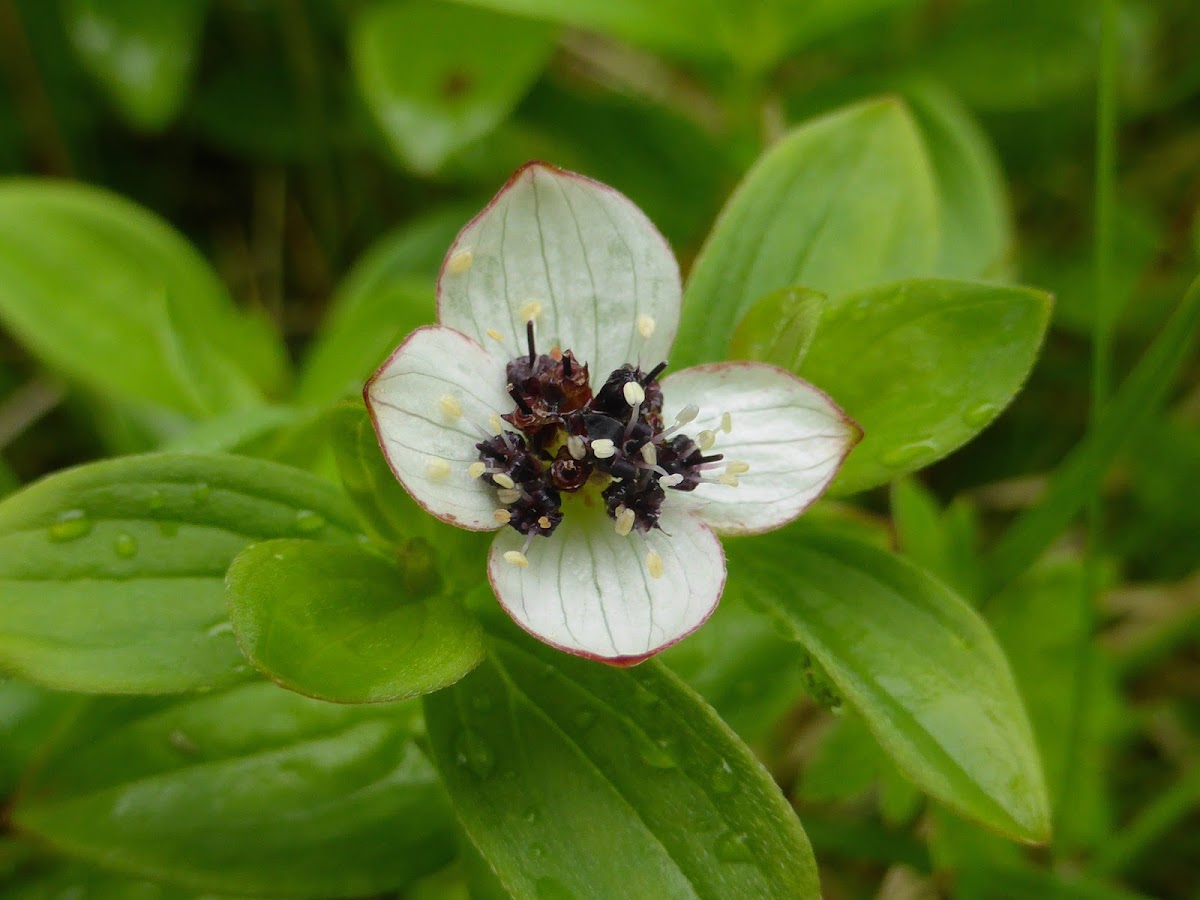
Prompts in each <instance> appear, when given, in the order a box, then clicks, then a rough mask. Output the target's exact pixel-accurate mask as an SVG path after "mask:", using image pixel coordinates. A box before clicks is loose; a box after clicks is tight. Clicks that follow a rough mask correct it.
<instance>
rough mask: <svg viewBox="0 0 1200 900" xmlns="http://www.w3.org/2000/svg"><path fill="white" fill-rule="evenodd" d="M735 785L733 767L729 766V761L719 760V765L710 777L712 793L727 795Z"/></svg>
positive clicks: (735, 779)
mask: <svg viewBox="0 0 1200 900" xmlns="http://www.w3.org/2000/svg"><path fill="white" fill-rule="evenodd" d="M736 784H737V776H736V775H734V774H733V766H731V765H729V760H727V759H723V760H721V765H719V766H718V767H717V770H716V771H715V772H713V775H712V789H713V793H716V794H728V793H729V792H730V791H732V790H733V789H734V786H735V785H736Z"/></svg>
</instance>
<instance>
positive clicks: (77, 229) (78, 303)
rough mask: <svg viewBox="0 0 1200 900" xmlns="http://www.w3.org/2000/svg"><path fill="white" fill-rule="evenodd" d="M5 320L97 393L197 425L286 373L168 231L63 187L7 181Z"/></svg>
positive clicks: (137, 212)
mask: <svg viewBox="0 0 1200 900" xmlns="http://www.w3.org/2000/svg"><path fill="white" fill-rule="evenodd" d="M0 323H2V324H3V325H4V327H5V328H7V329H8V330H10V331H11V332H12V333H13V335H14V336H15V337H16V338H17V339H18V340H20V341H21V342H22V343H23V344H25V345H26V346H27V347H28V348H29V350H30V352H32V353H33V354H34V355H35V356H38V357H39V358H41V359H42V360H43V361H44V362H45V363H46V364H48V365H49V366H51V367H52V368H54V369H57V370H59V371H61V372H63V373H65V374H66V375H68V376H70V377H71V378H74V379H77V380H78V381H80V382H82V383H83V384H85V385H86V386H88V387H90V388H93V389H94V390H96V391H98V392H100V393H103V394H108V395H112V396H114V397H116V398H120V399H127V400H133V401H140V402H143V403H152V404H157V405H160V406H165V407H168V408H170V409H172V410H175V411H178V412H182V413H185V414H187V415H188V416H190V417H193V418H204V417H208V416H211V415H214V414H216V413H220V412H224V411H227V410H230V409H235V408H238V407H245V406H251V405H254V404H257V403H260V402H261V394H260V389H262V388H266V389H270V388H273V387H275V386H276V385H277V384H278V382H279V380H280V377H281V372H282V366H283V349H282V347H281V346H280V344H279V341H278V339H277V338H276V337H275V336H274V335H272V334H271V333H270V331H269V330H268V329H267V328H266V326H265V325H264V324H263V323H262V322H261V321H259V320H257V319H253V318H250V317H247V316H245V315H243V314H242V313H240V312H239V311H238V310H237V309H236V308H235V307H234V305H233V303H232V301H231V300H230V298H229V295H228V292H227V291H226V290H225V287H224V286H223V285H222V284H221V282H220V281H218V280H217V277H216V275H215V274H214V273H213V272H212V270H211V269H210V268H209V266H208V265H207V263H205V261H204V260H203V259H202V258H201V257H200V255H199V254H198V253H197V252H196V251H195V250H194V249H193V248H192V247H191V246H190V245H189V244H188V243H187V242H186V241H185V240H184V239H183V238H182V237H181V236H180V235H179V234H177V233H176V232H175V231H173V230H172V229H171V228H170V227H169V226H168V225H167V224H166V223H165V222H163V221H162V220H161V219H159V218H158V217H156V216H154V215H153V214H151V213H149V212H147V211H146V210H144V209H142V208H140V207H138V206H135V205H134V204H132V203H130V202H129V201H127V200H124V199H122V198H120V197H118V196H116V195H114V194H110V193H108V192H106V191H102V190H99V189H96V188H92V187H86V186H83V185H78V184H69V183H65V182H52V181H32V180H22V179H10V180H6V181H0Z"/></svg>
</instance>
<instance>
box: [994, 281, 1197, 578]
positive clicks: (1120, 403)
mask: <svg viewBox="0 0 1200 900" xmlns="http://www.w3.org/2000/svg"><path fill="white" fill-rule="evenodd" d="M1197 331H1200V278H1197V279H1196V280H1195V281H1193V282H1192V285H1191V287H1190V288H1188V291H1187V293H1186V294H1185V295H1184V297H1183V299H1182V300H1181V301H1180V302H1179V306H1178V307H1177V308H1176V309H1175V311H1174V312H1173V313H1172V314H1171V318H1170V319H1169V320H1168V321H1167V323H1166V325H1165V326H1163V330H1162V332H1161V333H1160V334H1159V335H1158V337H1157V338H1155V340H1154V343H1153V344H1151V345H1150V348H1149V349H1148V350H1146V352H1145V353H1144V354H1143V355H1142V358H1141V359H1140V360H1139V361H1138V364H1137V366H1136V367H1135V368H1134V370H1133V371H1132V372H1130V373H1129V375H1128V376H1127V377H1126V379H1125V380H1124V381H1123V382H1122V383H1121V386H1120V388H1119V389H1118V390H1117V392H1116V394H1115V395H1114V396H1113V398H1112V400H1111V401H1109V403H1108V405H1107V406H1106V407H1105V409H1104V414H1103V417H1102V418H1101V420H1100V422H1099V423H1098V424H1097V425H1096V426H1095V427H1094V428H1093V429H1092V430H1091V431H1090V432H1089V433H1088V434H1087V436H1086V437H1085V438H1084V439H1083V440H1082V441H1080V442H1079V443H1078V444H1076V445H1075V447H1074V449H1072V450H1071V452H1070V454H1069V455H1068V456H1067V458H1066V459H1064V460H1063V462H1062V463H1061V464H1060V465H1059V467H1058V468H1057V469H1056V470H1055V472H1054V475H1053V476H1052V478H1051V479H1050V484H1049V485H1048V486H1047V488H1046V491H1045V493H1044V494H1043V495H1042V497H1041V499H1040V500H1039V502H1038V503H1037V504H1036V505H1035V506H1033V507H1031V508H1030V509H1028V510H1027V511H1026V512H1025V513H1023V514H1022V515H1021V517H1020V518H1019V519H1017V521H1016V522H1014V523H1013V524H1012V525H1011V526H1010V527H1009V529H1008V531H1006V532H1005V533H1004V535H1003V536H1002V537H1001V538H1000V540H999V541H998V542H997V544H996V546H995V548H994V549H993V551H992V555H991V558H990V560H989V561H988V582H989V584H990V586H991V587H992V588H993V589H994V590H999V589H1000V588H1003V587H1004V586H1006V585H1008V584H1009V583H1010V582H1012V581H1013V580H1014V579H1015V578H1017V577H1018V576H1019V575H1020V574H1021V573H1022V572H1024V571H1025V570H1026V569H1027V568H1028V567H1029V566H1030V565H1032V564H1033V562H1034V561H1035V560H1036V559H1037V558H1038V557H1039V556H1041V554H1042V552H1043V551H1044V550H1045V549H1046V548H1047V547H1049V546H1050V544H1051V543H1052V542H1053V541H1054V539H1055V538H1056V537H1058V535H1059V534H1061V533H1062V530H1063V529H1064V528H1066V527H1067V525H1068V524H1070V522H1071V520H1072V519H1073V518H1075V514H1076V513H1078V512H1079V510H1080V509H1081V508H1082V507H1083V505H1084V504H1085V503H1086V502H1087V501H1088V499H1089V498H1091V497H1093V496H1095V492H1096V490H1097V488H1098V487H1099V485H1100V484H1101V482H1102V481H1103V480H1104V477H1105V475H1106V474H1107V473H1108V470H1109V467H1110V466H1111V465H1112V463H1113V461H1114V460H1115V459H1116V458H1117V456H1118V455H1119V454H1120V453H1121V451H1122V450H1123V449H1124V448H1126V447H1127V446H1129V444H1130V442H1131V441H1132V440H1134V438H1135V437H1136V436H1137V435H1138V434H1139V433H1140V432H1141V431H1142V429H1143V428H1144V427H1145V425H1146V423H1147V422H1148V421H1149V420H1150V418H1151V416H1153V415H1154V412H1155V411H1156V410H1157V409H1158V408H1159V407H1160V406H1161V404H1162V402H1163V399H1164V398H1165V397H1166V395H1167V392H1168V390H1169V389H1170V387H1171V384H1172V382H1173V381H1174V380H1175V375H1176V374H1177V373H1178V371H1179V368H1180V366H1182V365H1183V363H1184V361H1185V360H1186V359H1187V358H1188V351H1189V349H1190V348H1191V347H1192V345H1193V341H1194V338H1195V337H1196V334H1197Z"/></svg>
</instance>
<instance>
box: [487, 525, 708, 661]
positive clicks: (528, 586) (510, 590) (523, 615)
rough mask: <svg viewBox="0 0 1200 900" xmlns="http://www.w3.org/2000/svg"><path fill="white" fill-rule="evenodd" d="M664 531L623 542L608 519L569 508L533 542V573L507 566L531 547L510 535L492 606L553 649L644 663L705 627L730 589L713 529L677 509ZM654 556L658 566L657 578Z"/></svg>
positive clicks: (499, 540) (497, 566) (493, 564)
mask: <svg viewBox="0 0 1200 900" xmlns="http://www.w3.org/2000/svg"><path fill="white" fill-rule="evenodd" d="M661 525H662V529H661V530H659V529H653V530H651V531H650V533H649V534H647V535H645V536H643V535H640V534H638V533H637V532H634V533H633V534H630V535H628V536H626V537H621V536H619V535H618V534H617V533H616V529H615V528H614V525H613V521H612V520H611V519H609V518H608V517H607V516H605V515H604V514H603V512H602V511H599V510H597V509H585V508H583V507H582V504H579V505H578V507H576V505H572V508H570V509H568V510H564V516H563V521H562V524H561V525H559V527H558V530H557V531H556V532H555V533H554V534H553V535H551V536H550V537H549V538H535V539H534V541H533V543H532V545H531V546H530V548H529V551H528V559H529V565H528V567H520V566H515V565H513V564H512V563H510V562H507V561H506V560H505V559H504V554H505V552H506V551H510V550H519V549H520V548H521V547H522V546H523V545H524V540H525V539H524V537H522V536H521V535H520V534H518V533H517V532H516V531H514V530H513V529H511V528H507V529H505V530H504V531H502V532H501V533H500V534H498V535H496V539H495V541H493V542H492V552H491V556H490V558H489V560H488V575H489V576H490V578H491V581H492V588H493V589H494V590H495V592H496V598H497V599H498V600H499V601H500V605H501V606H503V607H504V608H505V610H507V612H508V614H509V615H510V616H512V617H513V619H514V620H515V621H516V623H517V624H518V625H520V626H521V627H522V628H524V629H525V630H526V631H528V632H529V633H530V634H532V635H533V636H534V637H536V638H538V639H539V640H542V641H545V642H546V643H547V644H552V645H553V646H555V647H558V648H559V649H561V650H565V651H567V652H568V653H574V654H577V655H579V656H587V657H590V658H593V659H600V660H604V661H605V662H610V663H615V664H617V665H633V664H634V663H638V662H641V661H642V660H644V659H645V658H646V657H648V656H650V655H652V654H654V653H657V652H658V651H659V650H663V649H664V648H666V647H669V646H670V645H671V644H674V643H676V642H677V641H679V640H682V639H683V638H684V637H686V636H687V635H688V634H690V633H691V632H693V631H695V630H696V629H697V628H699V627H700V625H701V624H703V622H704V620H705V619H707V618H708V617H709V615H710V614H711V613H712V611H713V610H714V609H715V608H716V605H717V601H718V600H719V599H720V597H721V590H722V589H723V588H724V586H725V554H724V552H723V551H722V549H721V542H720V541H719V540H717V537H716V535H714V534H713V533H712V531H711V530H709V528H708V526H706V525H704V524H703V523H701V522H699V521H697V520H696V519H694V518H693V517H692V516H690V515H688V514H687V513H686V512H684V511H683V510H682V509H680V508H678V507H677V508H676V509H674V510H664V515H663V517H662V520H661ZM668 535H669V536H668ZM650 551H655V552H657V553H658V555H659V557H661V560H662V566H663V568H662V572H661V573H660V577H657V578H655V577H653V576H652V575H651V572H650V568H649V566H648V564H647V554H648V553H649V552H650Z"/></svg>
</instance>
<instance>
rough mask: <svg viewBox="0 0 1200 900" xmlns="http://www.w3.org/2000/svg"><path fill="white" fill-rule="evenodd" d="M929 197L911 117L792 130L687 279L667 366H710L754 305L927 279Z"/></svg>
mask: <svg viewBox="0 0 1200 900" xmlns="http://www.w3.org/2000/svg"><path fill="white" fill-rule="evenodd" d="M938 242H939V232H938V221H937V194H936V189H935V186H934V182H933V175H932V171H931V169H930V166H929V160H928V159H927V157H926V154H925V148H924V146H923V144H922V142H921V136H920V134H919V133H918V131H917V128H916V125H915V124H914V122H913V119H912V116H911V115H910V114H909V112H908V109H907V108H906V107H905V106H904V104H903V103H901V102H900V101H898V100H895V99H885V100H876V101H873V102H868V103H861V104H858V105H855V106H851V107H848V108H846V109H843V110H840V111H838V112H835V113H831V114H829V115H826V116H822V117H820V118H818V119H815V120H813V121H811V122H809V123H808V124H806V125H803V126H801V127H800V128H797V129H796V130H795V131H793V132H792V133H791V134H789V135H788V136H787V137H785V138H784V139H783V140H781V141H779V142H778V143H777V144H775V145H774V146H773V147H772V148H771V149H770V150H768V151H767V152H766V154H765V155H764V156H763V157H762V158H761V159H760V160H759V161H758V162H757V163H756V164H755V165H754V167H753V168H752V169H751V170H750V172H749V173H748V174H747V175H746V178H745V179H744V180H743V181H742V183H741V185H740V186H739V187H738V189H737V190H736V191H735V192H734V194H733V196H732V197H731V198H730V200H729V202H728V203H726V205H725V208H724V210H723V211H722V212H721V215H720V217H719V218H718V219H717V224H716V225H715V227H714V228H713V231H712V233H711V234H710V235H709V237H708V240H707V242H706V243H705V245H704V248H703V249H702V250H701V252H700V256H699V258H698V259H697V260H696V264H695V266H694V267H693V269H692V274H691V277H690V279H689V280H688V284H687V290H686V291H685V294H684V309H683V322H682V324H681V327H680V332H679V339H678V341H677V342H676V345H675V357H682V358H672V363H674V364H676V365H691V364H693V363H698V362H707V361H710V360H717V359H721V358H722V357H723V356H724V354H725V347H726V343H727V341H728V340H729V337H730V335H732V334H733V331H734V325H735V324H736V323H737V322H738V321H739V320H740V319H741V318H742V316H743V315H745V313H746V312H747V310H749V309H750V307H751V306H753V305H754V304H755V303H756V302H758V301H759V300H760V298H762V297H764V296H765V295H767V294H769V293H770V292H772V291H776V290H779V289H781V288H786V287H792V286H794V285H801V286H803V287H806V288H811V289H814V290H817V291H821V292H822V293H826V294H829V295H831V296H834V295H839V294H844V293H846V292H848V291H853V290H858V289H860V288H864V287H867V286H869V285H872V284H876V283H878V282H881V281H888V280H892V279H896V278H904V277H908V276H912V275H919V274H929V273H930V271H931V270H932V267H933V265H934V263H935V260H936V256H937V252H938Z"/></svg>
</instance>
